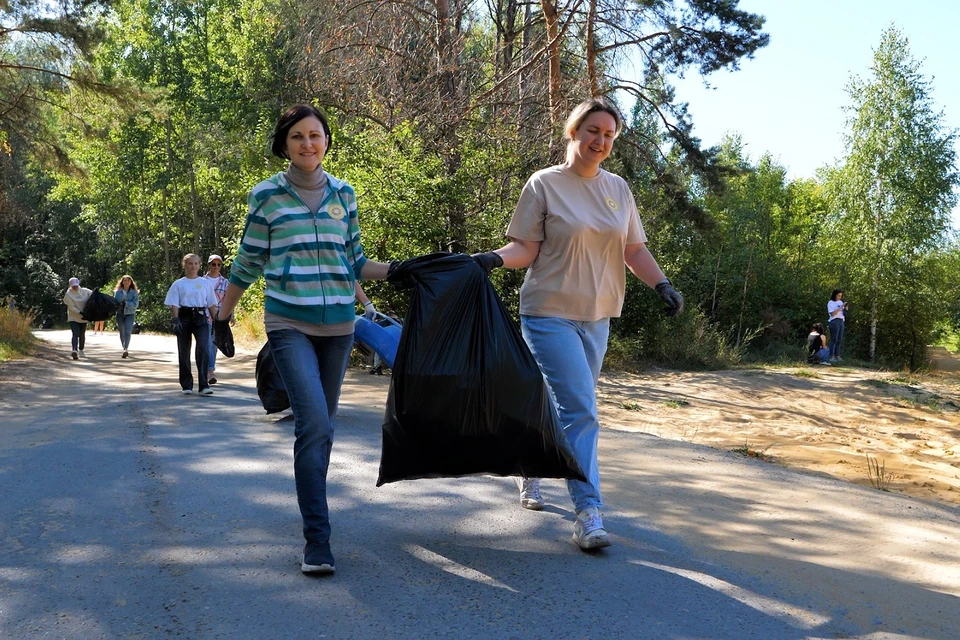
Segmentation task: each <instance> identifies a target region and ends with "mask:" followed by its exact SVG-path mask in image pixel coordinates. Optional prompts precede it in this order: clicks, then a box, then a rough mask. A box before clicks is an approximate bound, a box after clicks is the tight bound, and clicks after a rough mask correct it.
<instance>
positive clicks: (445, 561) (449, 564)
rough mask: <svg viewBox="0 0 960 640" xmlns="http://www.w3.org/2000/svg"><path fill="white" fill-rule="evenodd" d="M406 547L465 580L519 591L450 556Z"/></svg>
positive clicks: (411, 553)
mask: <svg viewBox="0 0 960 640" xmlns="http://www.w3.org/2000/svg"><path fill="white" fill-rule="evenodd" d="M404 548H405V549H406V550H407V552H409V553H410V555H412V556H413V557H415V558H417V559H418V560H421V561H422V562H425V563H427V564H429V565H433V566H435V567H436V568H438V569H440V570H441V571H445V572H446V573H450V574H453V575H455V576H458V577H460V578H463V579H465V580H471V581H473V582H479V583H480V584H484V585H486V586H488V587H494V588H496V589H506V590H507V591H510V592H511V593H519V592H518V591H517V590H516V589H514V588H513V587H511V586H509V585H506V584H504V583H502V582H500V581H499V580H497V579H496V578H492V577H490V576H488V575H487V574H485V573H482V572H480V571H477V570H476V569H471V568H470V567H465V566H463V565H462V564H460V563H459V562H455V561H454V560H451V559H450V558H446V557H444V556H442V555H440V554H439V553H434V552H433V551H430V550H429V549H424V548H423V547H421V546H420V545H415V544H414V545H405V546H404Z"/></svg>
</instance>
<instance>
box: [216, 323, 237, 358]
mask: <svg viewBox="0 0 960 640" xmlns="http://www.w3.org/2000/svg"><path fill="white" fill-rule="evenodd" d="M213 345H214V346H215V347H216V348H217V349H219V350H220V353H222V354H223V355H225V356H227V357H228V358H232V357H233V356H234V354H235V353H236V349H234V346H233V330H232V329H231V328H230V322H229V321H228V320H217V319H216V318H214V319H213Z"/></svg>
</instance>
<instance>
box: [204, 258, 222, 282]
mask: <svg viewBox="0 0 960 640" xmlns="http://www.w3.org/2000/svg"><path fill="white" fill-rule="evenodd" d="M222 266H223V263H222V262H220V261H219V260H217V259H213V260H211V261H210V262H208V263H207V274H208V275H209V276H211V277H213V278H216V277H219V275H220V267H222Z"/></svg>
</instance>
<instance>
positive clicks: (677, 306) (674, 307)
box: [654, 278, 683, 317]
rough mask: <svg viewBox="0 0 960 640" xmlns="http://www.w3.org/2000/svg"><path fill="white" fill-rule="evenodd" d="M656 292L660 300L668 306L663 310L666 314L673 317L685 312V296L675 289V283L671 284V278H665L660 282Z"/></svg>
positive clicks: (655, 288)
mask: <svg viewBox="0 0 960 640" xmlns="http://www.w3.org/2000/svg"><path fill="white" fill-rule="evenodd" d="M654 290H655V291H656V292H657V295H659V296H660V299H661V300H663V302H664V304H666V305H667V306H666V307H664V309H663V312H664V313H665V314H667V315H668V316H670V317H673V316H675V315H677V314H678V313H680V312H681V311H683V296H682V295H680V292H679V291H677V290H676V289H674V288H673V283H671V282H670V279H669V278H664V279H663V280H661V281H660V282H658V283H657V286H656V287H654Z"/></svg>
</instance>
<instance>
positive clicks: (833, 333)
mask: <svg viewBox="0 0 960 640" xmlns="http://www.w3.org/2000/svg"><path fill="white" fill-rule="evenodd" d="M846 311H847V303H846V302H844V301H843V290H842V289H834V290H833V293H832V294H830V300H829V301H828V302H827V318H828V320H829V322H828V324H829V326H830V360H832V361H833V362H840V361H841V360H843V358H841V357H840V343H841V342H843V330H844V328H845V327H844V325H845V324H846V320H847V318H846Z"/></svg>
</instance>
